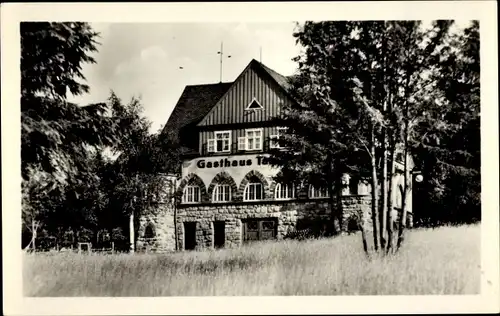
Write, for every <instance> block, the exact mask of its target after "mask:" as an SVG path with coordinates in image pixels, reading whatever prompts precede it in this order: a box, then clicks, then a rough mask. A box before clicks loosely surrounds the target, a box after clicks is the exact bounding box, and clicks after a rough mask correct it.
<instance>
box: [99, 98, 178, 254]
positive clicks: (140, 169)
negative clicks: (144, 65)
mask: <svg viewBox="0 0 500 316" xmlns="http://www.w3.org/2000/svg"><path fill="white" fill-rule="evenodd" d="M109 104H110V107H111V109H112V113H113V114H112V115H113V116H114V117H116V118H118V126H119V130H120V133H119V135H120V138H119V139H118V141H117V142H116V143H115V145H114V146H113V147H110V149H111V150H112V151H113V152H114V154H115V155H117V156H118V158H117V159H116V161H114V162H113V163H112V164H110V165H109V167H108V173H107V178H106V184H105V186H106V187H107V189H106V192H107V193H106V194H107V195H108V197H109V199H110V202H109V203H110V204H109V206H108V209H109V210H110V214H114V215H113V216H114V218H117V217H118V218H128V231H129V242H130V251H131V252H133V251H134V250H135V241H136V239H137V236H136V228H137V225H136V221H137V219H138V218H139V217H140V216H141V215H142V214H146V213H148V212H154V211H155V209H154V208H152V207H151V206H152V205H156V203H158V202H159V201H160V199H161V197H162V196H164V195H165V194H166V192H165V190H166V189H167V186H166V184H165V179H164V174H165V173H168V172H170V171H172V168H173V167H174V166H175V165H176V162H177V161H178V151H177V150H178V149H177V147H176V146H175V144H172V143H170V142H169V141H168V140H167V139H166V138H165V137H164V135H162V134H160V133H158V134H150V133H149V132H148V130H149V127H150V124H151V122H149V121H148V120H147V119H146V118H145V117H143V116H142V111H143V107H142V105H141V103H140V99H137V98H133V99H132V100H131V101H130V102H129V103H128V104H123V102H122V101H121V100H120V99H119V98H118V97H117V96H116V95H115V94H114V93H111V96H110V98H109Z"/></svg>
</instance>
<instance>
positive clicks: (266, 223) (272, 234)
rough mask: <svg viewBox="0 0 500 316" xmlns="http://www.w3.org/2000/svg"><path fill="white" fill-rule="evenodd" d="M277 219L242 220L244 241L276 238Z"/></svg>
mask: <svg viewBox="0 0 500 316" xmlns="http://www.w3.org/2000/svg"><path fill="white" fill-rule="evenodd" d="M277 226H278V225H277V219H275V218H269V219H249V220H246V221H245V222H244V225H243V229H244V231H243V233H244V241H245V242H251V241H259V240H270V239H276V231H277Z"/></svg>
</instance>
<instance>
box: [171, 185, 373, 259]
mask: <svg viewBox="0 0 500 316" xmlns="http://www.w3.org/2000/svg"><path fill="white" fill-rule="evenodd" d="M369 203H370V199H369V196H363V195H351V196H343V197H342V207H343V208H344V212H343V214H344V218H343V230H344V231H347V230H349V229H357V228H358V225H359V224H362V223H363V221H364V222H366V221H370V204H369ZM251 218H255V219H267V218H273V219H276V220H277V224H278V225H277V236H276V237H277V239H283V238H284V237H285V236H286V235H287V234H288V233H290V232H292V231H294V230H295V229H296V228H297V226H300V225H301V222H305V223H307V222H308V221H309V220H313V221H314V220H319V221H324V223H325V224H327V223H328V222H331V211H330V206H329V203H328V200H327V199H321V200H308V201H279V202H278V201H273V202H259V203H227V204H226V203H224V204H220V205H214V204H210V205H192V206H182V207H180V208H179V209H178V218H177V233H178V236H177V237H178V238H177V242H178V248H179V250H183V249H184V224H183V223H184V222H196V223H197V226H196V228H197V232H196V243H197V246H196V248H197V249H203V248H212V247H213V242H214V241H213V235H214V231H213V222H214V221H224V222H225V223H226V227H225V237H226V239H225V240H226V242H225V247H237V246H239V245H241V244H242V242H243V229H242V227H243V224H242V220H245V219H251ZM351 220H352V221H354V222H355V224H354V225H350V226H349V223H352V221H351ZM358 223H359V224H358ZM302 226H303V225H302ZM353 226H354V227H353Z"/></svg>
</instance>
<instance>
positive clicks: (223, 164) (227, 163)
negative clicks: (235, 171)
mask: <svg viewBox="0 0 500 316" xmlns="http://www.w3.org/2000/svg"><path fill="white" fill-rule="evenodd" d="M255 158H256V160H257V165H258V166H260V165H268V164H269V159H267V158H266V157H264V156H257V157H255ZM252 164H253V159H234V160H231V159H228V158H224V159H220V160H215V161H206V160H205V159H201V160H198V162H197V163H196V166H197V167H198V168H200V169H204V168H230V167H246V166H251V165H252Z"/></svg>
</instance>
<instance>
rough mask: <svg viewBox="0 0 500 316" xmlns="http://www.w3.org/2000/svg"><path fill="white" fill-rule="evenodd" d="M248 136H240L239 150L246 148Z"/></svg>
mask: <svg viewBox="0 0 500 316" xmlns="http://www.w3.org/2000/svg"><path fill="white" fill-rule="evenodd" d="M245 142H246V137H238V150H245Z"/></svg>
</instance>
